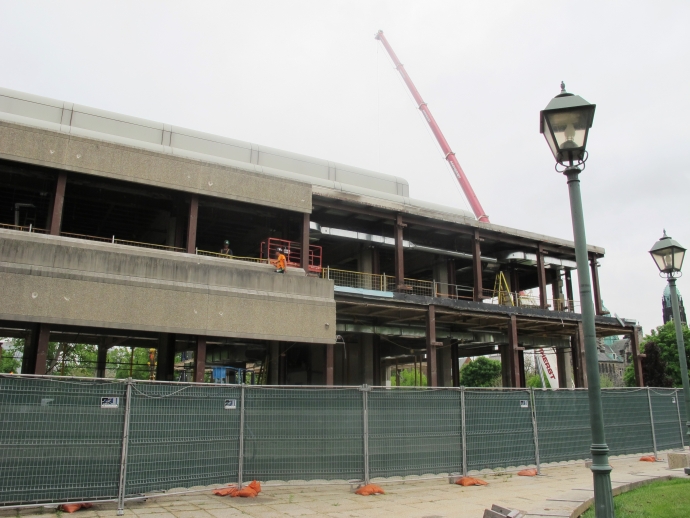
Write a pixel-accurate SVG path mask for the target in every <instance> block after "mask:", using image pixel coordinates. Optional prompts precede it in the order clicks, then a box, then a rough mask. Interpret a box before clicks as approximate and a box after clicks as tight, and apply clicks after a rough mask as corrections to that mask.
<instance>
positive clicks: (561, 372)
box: [556, 348, 568, 388]
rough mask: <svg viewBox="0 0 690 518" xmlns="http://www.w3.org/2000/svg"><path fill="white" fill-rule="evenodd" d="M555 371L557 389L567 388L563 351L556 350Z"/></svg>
mask: <svg viewBox="0 0 690 518" xmlns="http://www.w3.org/2000/svg"><path fill="white" fill-rule="evenodd" d="M556 369H557V370H558V388H568V379H567V378H568V375H567V374H566V372H567V371H566V368H565V349H561V348H558V349H556Z"/></svg>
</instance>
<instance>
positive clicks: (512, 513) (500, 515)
mask: <svg viewBox="0 0 690 518" xmlns="http://www.w3.org/2000/svg"><path fill="white" fill-rule="evenodd" d="M523 516H524V515H523V514H522V513H521V512H520V511H518V510H513V509H508V508H507V507H501V506H500V505H496V504H494V505H492V506H491V509H485V510H484V516H483V518H523Z"/></svg>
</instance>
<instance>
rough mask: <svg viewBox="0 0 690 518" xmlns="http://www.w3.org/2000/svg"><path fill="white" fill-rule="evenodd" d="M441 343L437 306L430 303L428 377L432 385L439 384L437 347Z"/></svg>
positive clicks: (427, 330) (427, 321)
mask: <svg viewBox="0 0 690 518" xmlns="http://www.w3.org/2000/svg"><path fill="white" fill-rule="evenodd" d="M440 345H443V344H442V343H439V342H437V341H436V308H435V306H434V305H433V304H430V305H429V309H428V310H427V313H426V378H427V384H428V386H430V387H437V386H438V374H437V367H436V348H437V347H438V346H440Z"/></svg>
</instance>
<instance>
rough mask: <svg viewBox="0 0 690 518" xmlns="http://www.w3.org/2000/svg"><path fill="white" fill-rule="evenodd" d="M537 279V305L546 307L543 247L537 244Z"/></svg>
mask: <svg viewBox="0 0 690 518" xmlns="http://www.w3.org/2000/svg"><path fill="white" fill-rule="evenodd" d="M537 281H538V283H539V306H540V307H541V308H542V309H547V308H548V302H547V300H546V270H545V267H544V247H543V246H542V245H541V244H539V245H538V246H537Z"/></svg>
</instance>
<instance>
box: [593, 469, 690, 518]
mask: <svg viewBox="0 0 690 518" xmlns="http://www.w3.org/2000/svg"><path fill="white" fill-rule="evenodd" d="M613 506H614V509H615V513H616V516H617V517H618V518H685V517H686V516H688V509H690V480H689V479H687V478H676V479H673V480H664V481H661V482H652V483H651V484H648V485H646V486H642V487H640V488H638V489H633V490H632V491H629V492H627V493H623V494H622V495H618V496H617V497H614V499H613ZM581 518H594V509H593V508H590V509H589V510H588V511H587V512H586V513H585V514H583V515H582V517H581Z"/></svg>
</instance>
